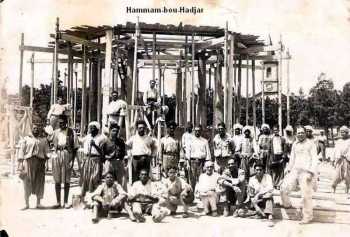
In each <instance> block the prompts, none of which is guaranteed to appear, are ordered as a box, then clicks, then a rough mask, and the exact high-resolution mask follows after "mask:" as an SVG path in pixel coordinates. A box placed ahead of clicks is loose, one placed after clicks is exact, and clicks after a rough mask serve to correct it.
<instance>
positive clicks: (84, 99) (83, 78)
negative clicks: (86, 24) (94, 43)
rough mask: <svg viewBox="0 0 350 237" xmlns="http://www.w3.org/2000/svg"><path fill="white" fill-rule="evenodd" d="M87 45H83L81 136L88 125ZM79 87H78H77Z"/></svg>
mask: <svg viewBox="0 0 350 237" xmlns="http://www.w3.org/2000/svg"><path fill="white" fill-rule="evenodd" d="M86 63H87V58H86V46H85V45H83V64H82V70H81V71H82V86H81V87H82V92H81V112H80V116H81V117H80V136H84V134H85V125H86ZM76 89H77V88H76Z"/></svg>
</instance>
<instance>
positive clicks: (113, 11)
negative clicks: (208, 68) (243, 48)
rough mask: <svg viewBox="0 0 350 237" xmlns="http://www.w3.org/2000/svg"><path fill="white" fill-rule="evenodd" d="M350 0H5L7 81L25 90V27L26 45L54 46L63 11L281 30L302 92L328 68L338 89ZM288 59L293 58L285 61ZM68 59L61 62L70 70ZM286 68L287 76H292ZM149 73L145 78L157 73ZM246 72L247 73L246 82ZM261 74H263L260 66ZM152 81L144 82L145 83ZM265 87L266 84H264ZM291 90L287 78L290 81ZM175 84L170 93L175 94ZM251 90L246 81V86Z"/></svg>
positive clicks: (348, 49) (1, 13) (1, 31)
mask: <svg viewBox="0 0 350 237" xmlns="http://www.w3.org/2000/svg"><path fill="white" fill-rule="evenodd" d="M127 6H131V7H163V6H166V7H175V6H186V7H192V6H195V7H197V8H198V7H202V8H203V9H204V13H203V14H196V15H192V14H155V15H151V14H127V13H126V10H125V9H126V7H127ZM349 6H350V2H349V1H348V0H337V1H334V0H293V1H281V0H264V1H261V0H260V1H259V0H235V1H233V0H221V1H214V0H170V1H162V0H149V1H146V0H143V1H141V0H89V1H85V0H59V1H58V0H35V1H27V0H16V1H13V0H12V1H11V0H5V1H4V2H3V3H1V4H0V80H1V81H2V82H4V81H5V79H6V80H7V88H8V91H9V92H10V93H16V92H17V90H18V78H19V61H20V60H19V59H20V54H19V50H18V46H19V44H20V34H21V32H23V33H24V35H25V36H24V41H25V44H26V45H35V46H44V47H46V46H47V43H48V42H49V41H50V40H51V39H50V37H49V34H50V33H53V32H54V29H55V20H56V17H59V18H60V26H61V29H67V28H69V27H73V26H77V25H92V26H98V25H116V24H125V22H126V21H131V22H135V21H136V19H137V16H139V17H140V21H141V22H147V23H157V22H158V23H163V24H174V25H178V24H179V23H180V22H183V24H193V25H211V26H219V27H224V26H225V22H226V21H227V22H228V25H229V29H230V30H233V31H236V32H241V33H246V34H254V35H259V36H261V38H262V39H267V37H268V35H269V34H270V35H271V37H272V41H273V43H274V44H277V42H278V40H279V37H280V35H282V39H283V42H284V44H285V46H286V48H288V49H289V51H290V53H291V55H292V60H291V61H290V87H291V91H293V92H297V91H298V90H299V88H300V87H303V89H304V90H305V91H308V90H309V89H310V88H311V87H312V86H313V85H315V83H316V81H317V75H318V74H319V73H320V72H324V73H326V74H327V75H328V77H330V78H332V79H333V81H334V84H335V87H336V89H341V88H342V86H343V85H344V84H345V83H346V82H349V81H350V79H349V78H348V77H347V75H350V67H349V61H350V44H349V43H348V42H350V27H349V26H350V21H349V16H350V12H349V10H348V8H349ZM30 56H31V53H30V52H25V58H24V62H25V63H24V72H23V73H24V74H23V83H24V84H29V83H30V64H29V63H27V61H28V60H29V58H30ZM35 58H36V59H51V58H52V57H51V55H48V54H43V53H36V54H35ZM284 65H285V64H284ZM65 67H66V66H65V65H61V66H60V69H61V70H62V71H63V70H64V68H65ZM285 69H286V67H285V66H284V67H283V70H284V71H283V78H284V79H285V78H286V71H285ZM51 70H52V69H51V66H50V65H49V64H36V65H35V86H36V87H37V86H38V85H39V84H40V83H49V82H50V77H51ZM149 74H150V73H145V78H146V79H145V81H147V80H149V79H150V76H149ZM244 76H245V72H243V81H244V80H245V79H244V78H245V77H244ZM172 77H173V72H171V71H167V72H166V78H170V79H169V80H170V84H169V85H174V80H172V79H171V78H172ZM256 78H257V80H260V79H261V73H260V72H257V76H256ZM147 85H148V83H144V84H141V85H140V89H141V90H144V89H145V88H146V87H147ZM257 85H258V89H257V90H258V91H259V83H257ZM283 85H284V86H283V88H284V91H285V90H286V89H285V86H286V83H285V81H283ZM172 88H173V86H169V87H167V88H166V89H165V90H166V92H167V93H173V89H172ZM242 89H243V91H245V87H244V85H243V88H242Z"/></svg>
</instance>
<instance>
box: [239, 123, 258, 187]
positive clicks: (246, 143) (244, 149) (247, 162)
mask: <svg viewBox="0 0 350 237" xmlns="http://www.w3.org/2000/svg"><path fill="white" fill-rule="evenodd" d="M243 134H244V137H243V139H242V141H241V143H240V147H239V152H240V156H241V164H240V168H241V169H242V170H244V173H245V178H246V180H249V177H250V173H251V172H250V166H251V164H252V163H253V162H252V159H255V158H256V157H257V155H256V143H255V140H254V138H252V137H251V132H250V129H249V128H248V127H244V128H243Z"/></svg>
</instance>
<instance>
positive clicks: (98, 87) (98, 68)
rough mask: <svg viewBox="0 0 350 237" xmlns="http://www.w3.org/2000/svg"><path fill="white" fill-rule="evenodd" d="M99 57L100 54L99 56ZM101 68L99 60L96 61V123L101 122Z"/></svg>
mask: <svg viewBox="0 0 350 237" xmlns="http://www.w3.org/2000/svg"><path fill="white" fill-rule="evenodd" d="M99 55H100V54H99ZM101 74H102V66H101V59H97V121H98V122H99V123H101V122H102V101H103V97H102V75H101Z"/></svg>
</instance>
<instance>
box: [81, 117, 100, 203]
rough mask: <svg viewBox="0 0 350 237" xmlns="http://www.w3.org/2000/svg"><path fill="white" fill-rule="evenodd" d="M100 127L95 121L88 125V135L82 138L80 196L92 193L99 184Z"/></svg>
mask: <svg viewBox="0 0 350 237" xmlns="http://www.w3.org/2000/svg"><path fill="white" fill-rule="evenodd" d="M100 129H101V125H100V124H99V123H98V122H97V121H93V122H90V123H89V125H88V135H87V136H85V137H84V138H83V155H84V159H83V166H82V175H81V196H82V198H84V197H85V194H86V192H93V191H95V189H96V188H97V186H98V185H99V184H100V182H101V175H102V159H103V144H104V142H105V139H104V138H103V137H102V136H101V134H100V133H99V132H100Z"/></svg>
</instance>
